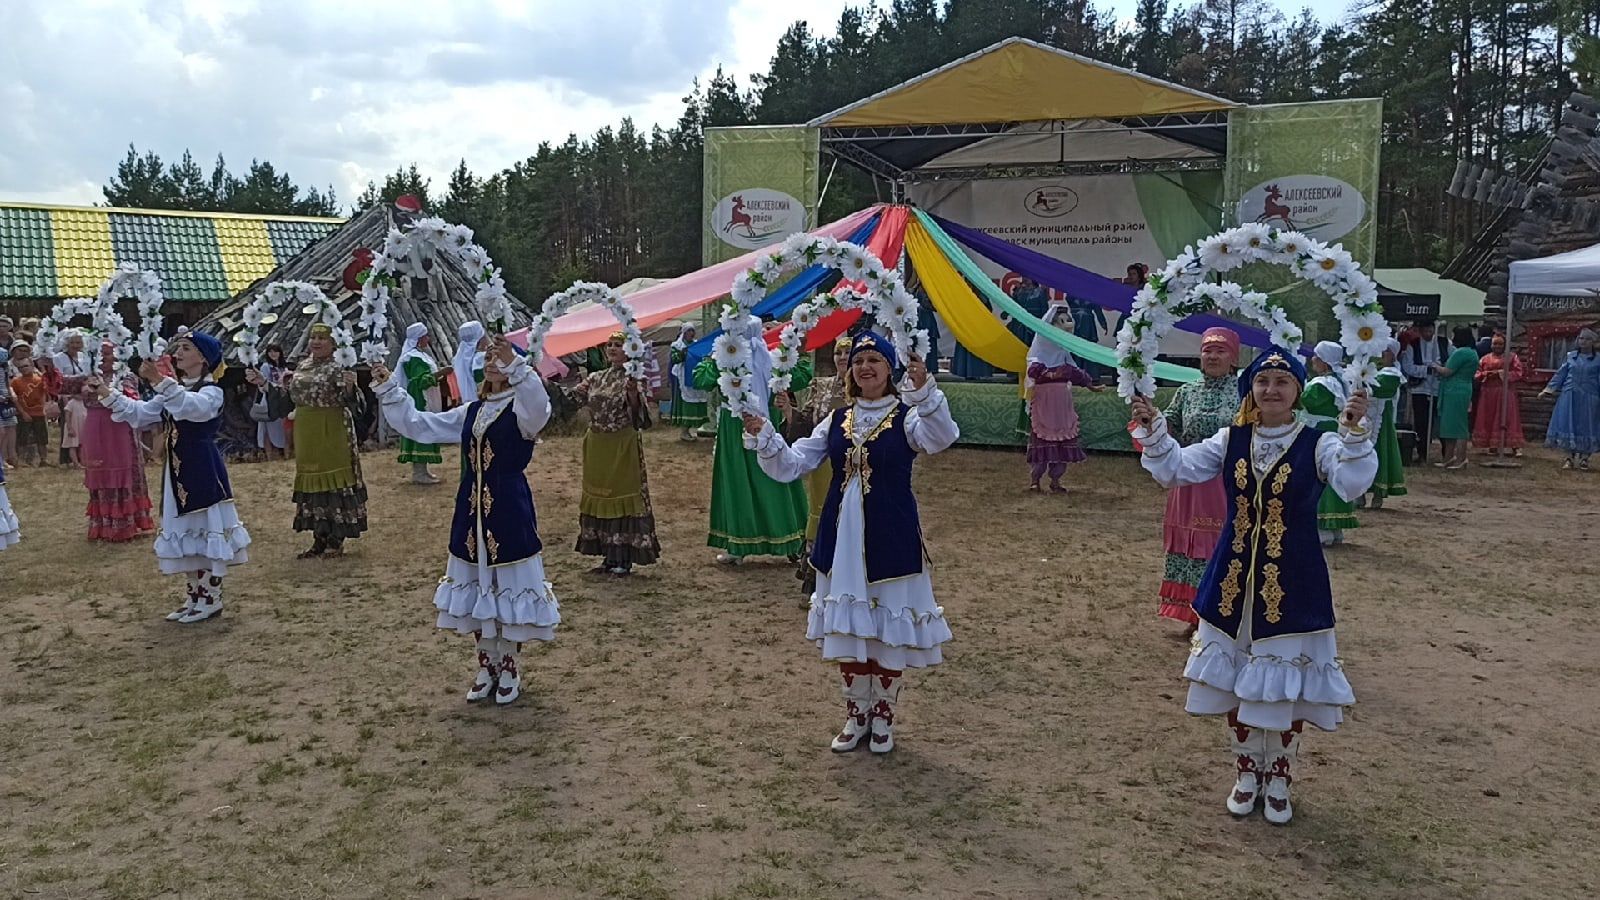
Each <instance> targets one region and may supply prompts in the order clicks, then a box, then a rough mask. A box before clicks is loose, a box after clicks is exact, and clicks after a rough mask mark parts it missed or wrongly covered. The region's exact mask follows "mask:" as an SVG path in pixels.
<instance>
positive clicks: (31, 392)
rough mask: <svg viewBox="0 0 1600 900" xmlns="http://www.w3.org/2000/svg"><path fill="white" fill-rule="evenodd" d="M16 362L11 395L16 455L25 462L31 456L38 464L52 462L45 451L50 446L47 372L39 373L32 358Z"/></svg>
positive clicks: (34, 463) (34, 462)
mask: <svg viewBox="0 0 1600 900" xmlns="http://www.w3.org/2000/svg"><path fill="white" fill-rule="evenodd" d="M16 365H17V377H15V378H13V379H11V397H12V402H14V403H15V404H16V407H17V457H18V459H19V460H20V461H22V462H24V463H26V462H27V461H28V460H29V459H30V458H31V459H32V460H33V466H34V467H35V468H37V467H39V466H41V465H50V464H51V463H50V460H49V459H48V457H47V456H46V454H45V450H46V449H48V448H49V446H50V432H49V429H48V426H47V425H46V422H47V421H48V420H47V419H46V418H45V414H44V413H45V403H46V401H47V400H48V399H49V392H48V389H47V388H46V387H45V381H44V376H43V375H41V374H39V370H38V368H37V367H35V366H34V364H33V360H32V359H22V360H18V361H17V364H16Z"/></svg>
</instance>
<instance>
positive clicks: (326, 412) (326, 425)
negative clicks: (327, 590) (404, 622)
mask: <svg viewBox="0 0 1600 900" xmlns="http://www.w3.org/2000/svg"><path fill="white" fill-rule="evenodd" d="M306 349H307V350H308V351H309V352H310V354H311V355H310V358H309V359H307V360H306V361H305V362H303V363H301V364H300V367H299V368H298V369H296V370H295V373H294V379H293V380H292V381H290V382H289V395H290V396H291V397H292V398H293V399H294V406H295V410H294V448H295V452H294V462H295V474H294V504H295V510H294V530H295V531H309V532H311V537H312V543H311V549H309V550H306V551H305V552H303V553H301V554H300V558H301V559H306V558H310V557H317V556H330V557H331V556H342V555H344V542H345V541H346V540H347V539H349V538H355V537H360V536H361V533H362V532H363V531H366V530H367V485H366V483H365V482H364V481H362V480H361V457H360V454H359V452H358V451H357V448H356V437H355V427H354V424H353V423H352V422H351V418H350V405H351V404H352V403H354V402H355V399H356V373H355V372H352V371H348V370H346V369H345V368H344V367H342V366H340V365H339V364H338V363H337V362H335V361H334V359H333V349H334V347H333V334H332V332H331V331H330V330H329V328H328V326H326V325H321V324H318V325H313V326H311V337H310V339H309V340H308V341H307V342H306Z"/></svg>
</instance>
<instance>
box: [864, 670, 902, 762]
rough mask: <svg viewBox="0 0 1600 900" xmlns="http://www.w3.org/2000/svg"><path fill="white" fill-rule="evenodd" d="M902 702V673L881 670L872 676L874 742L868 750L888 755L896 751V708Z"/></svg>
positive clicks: (868, 746) (869, 745)
mask: <svg viewBox="0 0 1600 900" xmlns="http://www.w3.org/2000/svg"><path fill="white" fill-rule="evenodd" d="M899 702H900V673H899V672H897V671H894V670H892V669H879V670H878V671H877V672H875V673H873V675H872V742H871V743H870V744H868V745H867V749H868V750H871V751H872V752H873V753H888V752H889V751H890V750H893V749H894V708H895V706H896V705H897V704H898V703H899Z"/></svg>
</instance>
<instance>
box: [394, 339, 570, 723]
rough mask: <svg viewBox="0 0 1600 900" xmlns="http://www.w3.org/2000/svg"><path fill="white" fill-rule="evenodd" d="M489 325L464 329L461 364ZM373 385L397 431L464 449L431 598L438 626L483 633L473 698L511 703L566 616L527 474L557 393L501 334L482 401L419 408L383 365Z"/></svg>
mask: <svg viewBox="0 0 1600 900" xmlns="http://www.w3.org/2000/svg"><path fill="white" fill-rule="evenodd" d="M482 330H483V326H481V325H479V324H478V323H477V322H468V323H466V324H464V325H462V326H461V334H462V340H461V345H460V346H461V347H462V352H458V354H457V358H458V360H460V359H462V358H463V357H465V359H466V360H470V359H471V356H470V354H471V353H472V352H473V351H472V349H471V348H473V347H476V346H477V336H478V335H480V334H482ZM372 383H373V389H374V391H376V393H377V395H378V399H379V401H380V403H381V404H382V406H383V415H384V417H385V418H386V419H388V420H389V424H390V426H392V427H393V428H394V429H395V430H396V431H398V432H400V433H401V434H403V435H405V436H406V437H409V438H411V439H412V440H414V441H423V442H427V443H433V444H460V445H461V454H462V462H463V464H462V467H461V486H460V488H459V489H458V490H457V492H456V507H455V517H454V519H453V520H452V524H451V526H450V541H449V545H450V546H449V553H450V556H449V558H448V559H447V560H446V562H445V571H444V577H443V578H441V579H440V580H439V588H438V590H437V591H435V592H434V595H433V605H434V608H435V609H437V610H438V617H437V619H436V624H437V625H438V627H440V628H445V629H449V630H451V631H455V632H456V633H458V634H463V635H466V634H470V635H473V636H475V637H476V638H477V648H476V652H477V659H478V671H477V675H476V676H475V677H474V679H473V682H472V687H471V688H469V689H468V691H467V701H468V702H469V703H473V702H477V701H479V700H484V699H487V698H488V697H489V696H490V695H491V694H492V695H493V696H494V702H495V703H496V704H499V705H501V706H504V705H505V704H508V703H511V702H512V701H514V700H516V699H517V697H518V696H520V695H521V693H522V674H521V666H520V663H519V661H518V654H519V653H520V652H521V649H522V645H523V644H524V643H525V642H527V641H550V640H555V636H556V635H555V630H556V626H557V625H559V624H560V622H561V613H560V604H559V603H558V602H557V601H556V596H555V592H554V591H552V590H551V588H550V583H549V582H548V581H547V580H546V579H545V571H544V557H543V555H542V551H543V544H542V543H541V542H540V540H539V532H538V524H537V521H536V518H535V511H534V506H533V492H532V491H530V490H529V489H528V478H527V476H526V475H525V474H523V472H524V470H525V469H526V468H527V467H528V463H529V462H530V461H531V460H532V459H533V449H534V439H535V438H537V437H538V435H539V432H540V430H542V429H543V428H544V426H545V423H547V422H549V421H550V395H549V394H548V393H547V392H546V390H545V386H544V382H543V381H542V380H541V379H540V378H539V375H538V373H536V372H534V371H533V369H532V368H531V367H530V366H529V365H528V363H527V359H526V358H525V357H524V356H522V355H521V354H520V353H519V352H518V351H517V350H516V349H515V348H514V347H512V345H511V344H510V342H508V341H507V340H506V339H505V338H504V337H496V338H495V339H494V344H493V345H492V346H491V347H490V349H489V351H488V352H487V353H486V354H485V357H484V365H483V384H482V386H481V387H480V388H479V391H478V399H477V400H475V401H473V402H472V403H468V404H465V405H462V406H458V407H456V408H455V409H452V410H450V411H449V412H443V413H432V412H424V411H422V410H419V409H417V408H416V406H415V405H414V404H413V403H412V402H411V398H410V397H409V396H407V394H406V392H405V391H404V390H402V389H401V388H400V385H399V384H397V383H396V382H395V381H393V380H391V379H390V378H389V370H388V369H387V368H385V367H384V366H382V365H374V366H373V367H372ZM468 383H470V382H468Z"/></svg>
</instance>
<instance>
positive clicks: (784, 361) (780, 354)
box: [772, 344, 800, 370]
mask: <svg viewBox="0 0 1600 900" xmlns="http://www.w3.org/2000/svg"><path fill="white" fill-rule="evenodd" d="M799 362H800V354H799V353H797V352H796V351H795V349H794V348H793V347H787V346H784V345H783V344H779V345H778V349H776V350H774V351H772V365H773V367H774V368H776V369H785V370H787V369H792V368H794V367H795V365H796V364H798V363H799Z"/></svg>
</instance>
